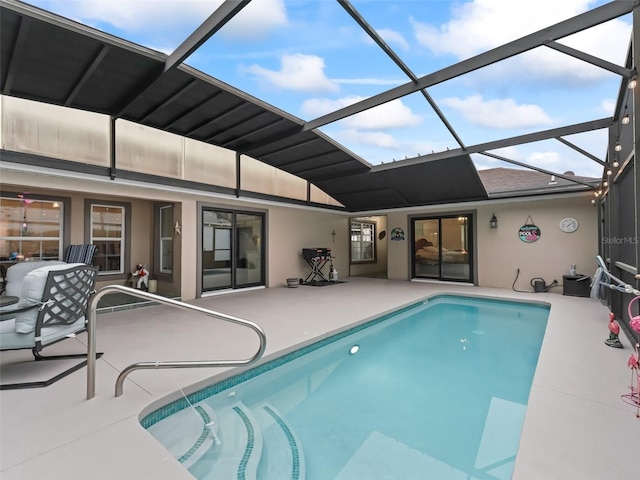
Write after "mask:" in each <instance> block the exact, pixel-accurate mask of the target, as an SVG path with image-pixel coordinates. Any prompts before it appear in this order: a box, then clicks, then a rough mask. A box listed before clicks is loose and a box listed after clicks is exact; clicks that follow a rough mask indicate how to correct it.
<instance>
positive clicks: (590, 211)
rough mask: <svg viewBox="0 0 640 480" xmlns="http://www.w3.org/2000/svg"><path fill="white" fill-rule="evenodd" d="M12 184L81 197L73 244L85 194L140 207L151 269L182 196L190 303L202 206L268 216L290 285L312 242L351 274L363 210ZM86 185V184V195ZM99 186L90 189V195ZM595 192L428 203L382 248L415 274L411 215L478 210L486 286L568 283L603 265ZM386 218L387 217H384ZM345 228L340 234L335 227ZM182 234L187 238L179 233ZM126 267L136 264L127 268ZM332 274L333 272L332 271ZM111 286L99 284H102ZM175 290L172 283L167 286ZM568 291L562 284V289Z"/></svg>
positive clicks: (114, 185)
mask: <svg viewBox="0 0 640 480" xmlns="http://www.w3.org/2000/svg"><path fill="white" fill-rule="evenodd" d="M3 184H4V188H6V189H7V190H11V188H10V187H7V185H11V184H13V185H15V188H13V190H15V189H18V190H19V191H30V192H33V193H41V194H45V193H47V192H49V193H50V194H52V195H53V194H55V195H63V196H67V197H70V198H71V212H70V214H71V217H70V218H71V233H70V238H71V242H72V243H84V242H85V237H84V229H85V222H84V210H85V199H87V198H88V199H92V200H101V199H104V200H112V201H120V202H129V203H130V204H131V213H132V224H131V230H132V231H131V244H130V253H131V254H130V257H129V258H130V262H131V266H130V267H131V268H133V265H134V264H135V263H144V264H146V265H149V266H150V267H151V268H150V270H151V271H153V260H154V258H153V244H152V242H153V235H152V234H150V232H152V231H153V228H154V222H153V205H154V202H174V203H175V204H176V206H177V207H176V211H175V212H174V213H175V216H176V221H177V222H178V223H179V224H180V225H181V231H182V234H181V235H179V238H175V237H174V241H176V243H175V247H176V248H180V249H181V250H180V255H179V262H178V264H177V265H176V266H175V269H174V281H173V282H174V285H173V288H175V289H176V293H179V294H180V295H181V296H182V298H183V299H185V300H187V299H192V298H196V297H197V295H198V288H197V278H198V276H199V267H198V265H199V264H198V252H199V248H200V247H199V236H200V232H199V231H198V218H199V216H200V211H201V208H202V206H205V205H206V206H213V207H216V206H217V207H222V208H233V209H238V210H245V211H257V212H264V213H265V222H266V237H267V238H266V255H267V261H266V272H265V273H266V286H267V287H280V286H285V285H286V279H287V278H303V279H304V278H306V277H307V275H308V274H309V273H310V267H309V266H308V265H307V264H306V263H305V262H304V260H303V259H302V257H301V251H302V249H303V248H314V247H329V248H331V251H332V256H333V257H335V259H334V261H333V263H334V265H335V267H336V268H337V270H338V272H340V275H341V277H343V278H344V277H345V276H347V275H348V272H349V267H350V266H349V218H351V217H353V214H347V213H343V212H334V211H326V210H320V209H314V208H309V207H304V206H295V205H286V204H273V203H265V202H255V201H244V200H237V199H233V198H228V197H227V198H219V197H216V198H211V197H207V195H206V194H205V193H199V192H195V191H192V192H177V191H176V192H174V191H170V190H167V189H163V190H161V189H155V188H154V187H152V186H150V185H149V186H145V187H143V188H140V187H139V186H132V185H125V184H121V183H118V182H112V181H109V180H101V181H96V182H92V183H85V182H79V181H72V180H70V179H68V178H66V179H65V178H62V177H60V178H58V177H55V176H46V175H34V174H31V173H29V172H15V171H11V172H5V173H3ZM80 189H84V190H86V191H85V192H81V191H80ZM89 192H90V193H89ZM590 200H591V197H590V196H589V195H587V194H580V195H578V194H572V195H565V196H556V197H554V198H544V197H535V198H530V199H513V200H510V201H495V202H492V203H491V204H486V203H485V204H477V205H472V204H459V205H448V206H434V207H425V208H424V209H415V208H414V209H411V210H398V211H391V212H385V213H384V215H385V216H386V218H387V223H386V225H385V229H386V231H387V235H386V238H385V242H384V243H385V245H384V247H385V248H386V251H387V255H386V258H382V256H383V255H384V249H380V250H378V255H379V258H380V261H383V260H384V261H386V263H387V265H386V266H387V278H389V279H394V280H409V279H410V272H411V261H412V259H411V243H412V242H411V238H410V236H411V219H412V218H413V217H417V216H423V215H451V214H459V213H471V214H473V215H474V220H475V232H476V237H475V246H474V251H475V259H476V283H477V284H478V285H479V286H484V287H500V288H511V287H512V285H513V282H514V280H515V278H516V272H517V269H520V274H519V278H518V281H517V282H516V284H515V288H516V289H518V290H530V288H531V287H530V281H531V279H532V278H534V277H540V278H543V279H544V280H545V281H546V283H547V284H549V283H551V282H552V281H553V280H554V279H555V280H557V281H558V283H560V284H561V283H562V276H563V275H565V274H567V273H568V271H569V265H570V264H572V263H575V264H576V265H577V267H578V273H582V274H585V275H590V276H591V275H592V274H593V272H594V271H595V267H596V265H595V260H594V258H595V255H596V254H597V253H598V220H597V209H596V208H594V207H593V205H592V204H591V202H590ZM493 214H495V215H496V217H497V218H498V228H497V229H491V228H489V219H490V218H491V216H492V215H493ZM381 216H382V215H381ZM529 216H531V218H532V220H533V222H534V223H535V224H536V225H537V226H538V227H540V229H541V232H542V234H541V238H540V239H539V240H538V241H537V242H534V243H524V242H522V241H521V240H520V239H519V237H518V229H519V228H520V227H521V226H522V225H524V224H525V223H526V221H527V218H528V217H529ZM565 217H574V218H576V219H577V220H578V222H579V223H580V226H579V228H578V230H577V231H576V232H574V233H571V234H568V233H564V232H562V231H561V230H560V228H559V222H560V220H561V219H563V218H565ZM394 228H402V229H403V230H404V240H391V235H390V233H391V231H392V230H393V229H394ZM334 231H335V233H336V235H335V239H334V237H333V235H332V232H334ZM176 235H177V234H176ZM125 268H126V265H125ZM325 273H328V269H326V270H325ZM108 283H114V282H113V281H110V282H104V281H103V282H99V284H98V286H99V287H101V286H103V285H105V284H108ZM165 288H168V287H167V286H166V285H165ZM553 291H554V292H557V293H562V289H561V288H558V289H554V290H553Z"/></svg>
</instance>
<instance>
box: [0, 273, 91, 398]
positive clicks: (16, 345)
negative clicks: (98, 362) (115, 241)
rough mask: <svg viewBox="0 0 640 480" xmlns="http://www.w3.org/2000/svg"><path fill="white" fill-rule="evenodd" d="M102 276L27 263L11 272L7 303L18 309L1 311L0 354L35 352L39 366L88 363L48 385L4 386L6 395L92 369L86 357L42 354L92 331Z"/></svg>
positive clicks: (2, 387)
mask: <svg viewBox="0 0 640 480" xmlns="http://www.w3.org/2000/svg"><path fill="white" fill-rule="evenodd" d="M43 263H44V264H45V265H41V264H43ZM31 264H35V267H36V268H32V267H33V266H34V265H31ZM14 269H15V270H14ZM97 273H98V268H97V267H93V266H89V265H86V264H84V263H74V264H67V263H64V262H25V263H22V264H18V265H14V266H12V267H10V268H8V269H7V289H6V295H5V298H6V297H10V296H13V297H14V298H15V300H16V303H14V304H13V305H9V306H7V307H3V308H0V351H5V350H21V349H31V351H32V353H33V356H34V359H35V361H40V360H52V359H69V358H83V359H84V360H83V361H82V362H80V363H78V364H74V365H73V366H71V367H69V368H67V369H66V370H64V371H63V372H61V373H59V374H56V375H55V376H54V377H52V378H49V379H48V380H43V381H37V382H24V383H10V384H2V385H0V390H7V389H17V388H34V387H46V386H48V385H51V384H52V383H54V382H56V381H58V380H60V379H61V378H64V377H66V376H67V375H69V374H70V373H72V372H75V371H76V370H78V369H80V368H82V367H83V366H84V365H86V363H87V360H86V354H73V355H56V356H43V355H41V354H40V352H41V351H42V350H43V349H44V348H45V347H47V346H49V345H52V344H54V343H57V342H59V341H61V340H64V339H66V338H69V337H73V336H75V334H76V333H80V332H82V331H84V330H86V312H87V306H88V302H89V298H90V296H91V294H93V293H94V292H95V284H96V277H97Z"/></svg>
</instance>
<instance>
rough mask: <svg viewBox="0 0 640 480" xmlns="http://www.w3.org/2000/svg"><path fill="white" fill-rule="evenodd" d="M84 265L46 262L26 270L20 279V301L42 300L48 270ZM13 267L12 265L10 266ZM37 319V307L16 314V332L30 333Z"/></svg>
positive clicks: (27, 302)
mask: <svg viewBox="0 0 640 480" xmlns="http://www.w3.org/2000/svg"><path fill="white" fill-rule="evenodd" d="M80 265H84V264H82V263H64V262H57V263H56V264H54V265H52V264H48V265H46V266H43V267H39V268H36V269H34V270H31V271H30V272H27V274H26V275H25V276H24V279H23V280H22V289H21V291H20V295H19V296H20V302H19V304H22V305H24V306H27V305H31V304H33V303H34V302H35V303H39V302H41V301H42V297H43V295H44V288H45V286H46V284H47V277H48V276H49V272H51V271H55V270H66V269H68V268H71V267H75V266H80ZM12 268H13V267H12ZM37 319H38V309H37V308H33V309H31V310H27V311H26V312H21V313H18V314H16V332H17V333H31V332H33V331H34V330H35V328H36V320H37Z"/></svg>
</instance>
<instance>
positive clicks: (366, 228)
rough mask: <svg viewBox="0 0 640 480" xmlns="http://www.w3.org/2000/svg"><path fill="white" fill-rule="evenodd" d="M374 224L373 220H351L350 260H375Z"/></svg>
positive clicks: (355, 261) (354, 261)
mask: <svg viewBox="0 0 640 480" xmlns="http://www.w3.org/2000/svg"><path fill="white" fill-rule="evenodd" d="M375 234H376V224H375V223H373V222H366V221H361V220H358V219H354V220H351V262H352V263H358V262H375V260H376V245H375Z"/></svg>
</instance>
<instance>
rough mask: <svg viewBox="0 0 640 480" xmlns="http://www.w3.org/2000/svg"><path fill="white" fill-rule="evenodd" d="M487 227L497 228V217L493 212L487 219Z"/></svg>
mask: <svg viewBox="0 0 640 480" xmlns="http://www.w3.org/2000/svg"><path fill="white" fill-rule="evenodd" d="M489 228H498V219H497V218H496V214H495V213H494V214H493V216H492V217H491V220H489Z"/></svg>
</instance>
